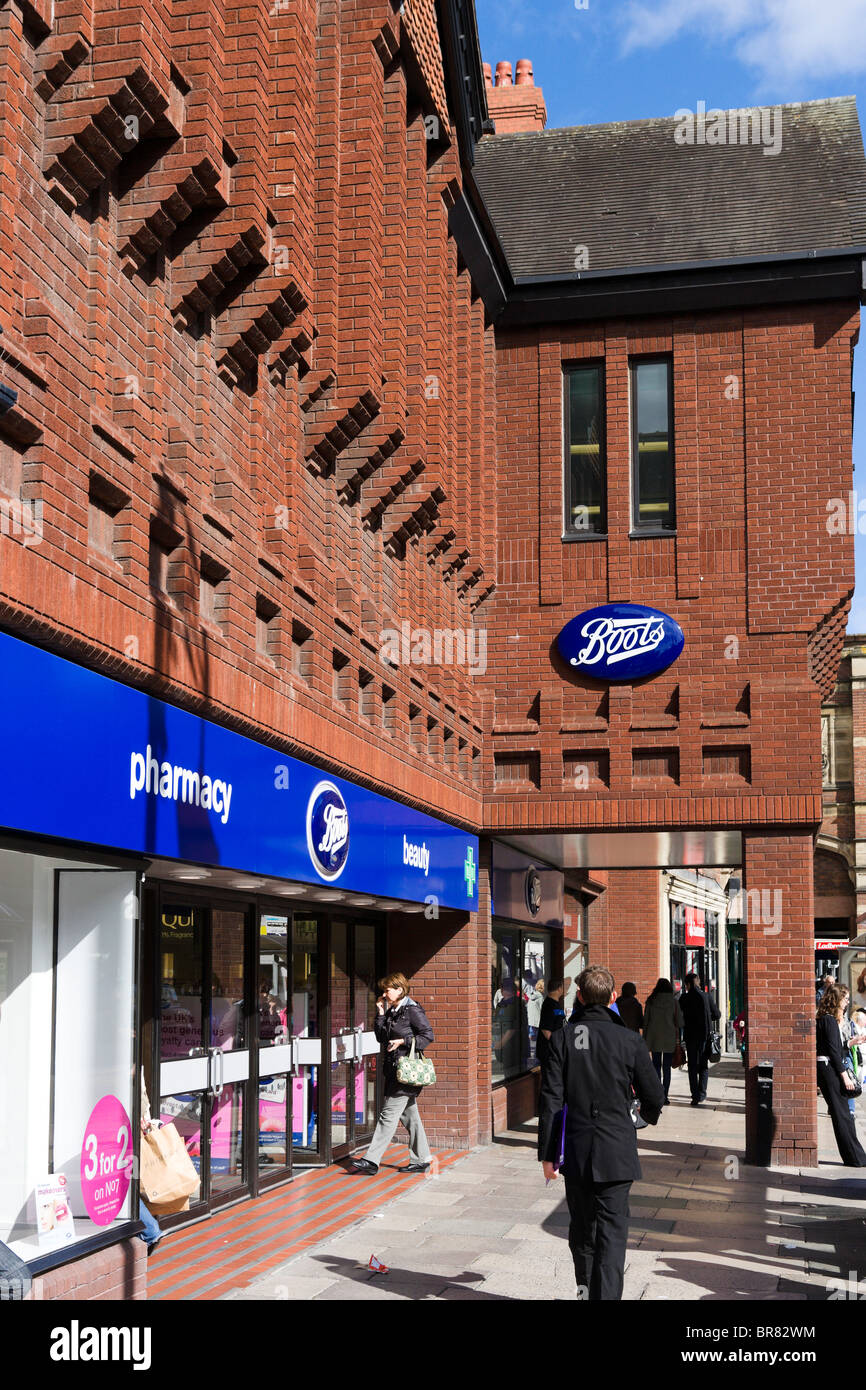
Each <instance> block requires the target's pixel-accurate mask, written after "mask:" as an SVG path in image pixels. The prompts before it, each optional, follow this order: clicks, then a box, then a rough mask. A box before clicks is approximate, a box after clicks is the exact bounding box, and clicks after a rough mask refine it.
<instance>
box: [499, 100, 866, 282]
mask: <svg viewBox="0 0 866 1390" xmlns="http://www.w3.org/2000/svg"><path fill="white" fill-rule="evenodd" d="M743 115H744V113H741V112H738V113H732V112H726V113H724V116H725V121H724V124H721V123H716V122H715V118H714V116H713V114H712V113H711V112H707V113H706V118H705V123H704V124H702V123H701V122H700V119H699V117H698V116H695V117H694V121H693V123H692V125H691V128H690V129H689V127H687V125H686V123H685V122H684V121H683V119H682V118H680V119H677V118H676V117H672V116H669V117H664V118H662V119H658V120H645V121H623V122H617V123H615V124H612V125H597V126H576V127H573V128H570V129H560V130H556V129H549V130H545V131H540V132H537V133H536V132H533V133H531V134H519V135H492V136H485V138H484V139H483V140H482V141H481V142H480V143H479V145H478V147H477V150H476V162H475V174H476V178H477V181H478V185H479V188H480V190H481V192H482V194H483V197H484V199H485V202H486V204H487V207H488V210H489V212H490V215H491V218H492V220H493V224H494V226H495V228H496V230H497V232H498V234H499V238H500V240H501V243H502V246H503V249H504V251H505V254H506V256H507V258H508V262H509V265H510V267H511V271H512V274H513V275H514V276H515V278H517V277H520V276H531V275H554V276H558V275H566V276H573V275H574V273H575V270H581V269H583V270H586V269H588V270H589V271H594V270H628V269H639V268H642V267H651V266H662V265H676V264H682V263H700V262H706V261H714V260H730V259H733V258H738V257H754V256H767V255H790V254H793V253H796V252H810V251H823V250H838V249H844V248H847V247H855V246H863V245H864V244H866V159H864V154H863V141H862V137H861V134H860V125H859V122H858V119H857V107H856V103H855V100H854V98H853V97H837V98H833V99H831V100H827V101H810V102H802V103H798V104H796V105H790V106H782V107H775V108H764V115H763V125H762V126H761V134H762V138H763V141H764V143H755V144H753V143H751V142H750V143H739V139H741V138H742V136H743V133H744V132H745V136H746V138H749V139H750V137H751V134H752V132H753V124H752V123H751V122H750V123H748V124H747V123H746V121H744V120H742V119H741V117H742V116H743ZM732 117H734V119H733V120H732V119H731V118H732ZM678 131H679V140H680V142H679V143H678V140H677V138H676V137H677V132H678ZM702 133H703V134H704V135H706V136H710V137H711V138H712V137H713V136H714V135H716V134H720V133H721V134H723V135H724V138H725V141H726V143H717V144H710V143H698V139H699V137H700V135H701V134H702ZM689 134H690V135H691V136H692V138H693V140H694V143H683V141H684V138H685V137H686V136H688V135H689ZM735 141H736V143H734V142H735ZM776 146H778V148H777V150H776V152H775V153H773V152H772V150H773V149H774V148H776ZM765 151H766V152H765ZM581 247H585V248H586V253H585V254H582V253H581V250H580V248H581Z"/></svg>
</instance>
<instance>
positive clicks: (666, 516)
mask: <svg viewBox="0 0 866 1390" xmlns="http://www.w3.org/2000/svg"><path fill="white" fill-rule="evenodd" d="M631 440H632V527H633V529H634V530H635V531H673V530H674V529H675V527H676V514H675V507H674V413H673V382H672V363H671V359H670V358H669V357H664V358H643V359H641V358H636V359H633V360H632V363H631Z"/></svg>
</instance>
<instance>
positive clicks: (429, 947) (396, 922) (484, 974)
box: [387, 841, 493, 1149]
mask: <svg viewBox="0 0 866 1390" xmlns="http://www.w3.org/2000/svg"><path fill="white" fill-rule="evenodd" d="M480 859H481V863H480V867H479V874H478V908H479V910H478V913H477V915H476V916H475V917H474V919H473V918H472V917H467V916H465V915H461V914H459V913H456V912H446V911H443V912H442V913H441V915H440V917H439V918H438V920H428V919H427V918H426V917H425V916H423V915H421V914H420V913H411V914H405V915H401V914H399V913H393V914H391V916H389V919H388V947H387V959H388V969H389V970H394V971H402V973H403V974H405V975H406V976H407V977H408V978H409V980H410V981H411V985H412V994H413V997H414V998H417V999H418V1001H419V1003H420V1004H422V1005H423V1006H424V1009H425V1010H426V1012H427V1015H428V1017H429V1019H430V1023H431V1024H432V1027H433V1032H434V1035H435V1039H436V1040H435V1043H434V1045H433V1047H432V1049H431V1052H430V1056H431V1057H432V1059H433V1061H434V1062H435V1065H436V1084H435V1086H431V1087H430V1088H429V1089H428V1090H426V1091H424V1092H423V1093H422V1096H421V1100H420V1105H421V1115H422V1118H423V1120H424V1128H425V1129H426V1131H427V1137H428V1139H429V1140H430V1143H431V1144H432V1145H433V1146H434V1147H438V1148H445V1149H463V1148H469V1147H471V1146H472V1145H474V1144H483V1143H486V1142H487V1140H488V1139H489V1138H490V1132H491V1114H490V1085H491V1076H490V1070H491V1067H490V1052H491V998H492V996H491V991H490V980H491V970H492V964H493V962H492V940H493V938H492V932H491V920H490V848H489V845H485V844H484V842H483V841H482V844H481V854H480ZM397 1137H398V1139H403V1138H405V1131H404V1130H402V1129H401V1130H400V1131H399V1133H398V1136H397Z"/></svg>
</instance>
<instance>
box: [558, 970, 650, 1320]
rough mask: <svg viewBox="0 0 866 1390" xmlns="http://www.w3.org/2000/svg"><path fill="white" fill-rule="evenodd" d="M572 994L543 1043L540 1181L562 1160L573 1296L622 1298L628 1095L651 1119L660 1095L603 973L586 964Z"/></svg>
mask: <svg viewBox="0 0 866 1390" xmlns="http://www.w3.org/2000/svg"><path fill="white" fill-rule="evenodd" d="M577 998H578V1007H577V1008H576V1009H575V1012H574V1014H573V1015H572V1017H571V1019H570V1020H569V1022H568V1023H567V1024H566V1026H565V1027H564V1028H563V1029H562V1030H561V1032H559V1033H554V1034H553V1036H552V1038H551V1039H550V1045H549V1051H548V1056H547V1062H546V1064H545V1067H544V1071H543V1084H542V1090H541V1107H540V1114H539V1120H538V1157H539V1159H540V1161H541V1162H542V1164H543V1167H544V1176H545V1177H546V1178H547V1180H548V1182H549V1181H550V1180H551V1178H555V1177H556V1165H558V1164H559V1161H560V1158H562V1160H563V1161H562V1175H563V1177H564V1178H565V1195H566V1198H567V1200H568V1210H569V1215H570V1216H571V1224H570V1226H569V1229H568V1244H569V1247H570V1249H571V1254H572V1259H573V1260H574V1274H575V1278H576V1280H577V1288H578V1295H579V1296H580V1297H582V1298H586V1299H589V1300H590V1301H592V1302H597V1301H600V1300H608V1301H614V1300H618V1299H621V1298H622V1286H623V1276H624V1272H625V1251H626V1245H627V1243H628V1217H629V1210H628V1194H629V1189H630V1188H631V1185H632V1183H633V1182H634V1181H635V1179H636V1178H639V1177H640V1176H641V1169H640V1163H639V1161H638V1156H637V1138H636V1136H635V1128H634V1122H633V1120H632V1117H631V1103H632V1099H633V1095H632V1092H633V1091H634V1094H635V1095H636V1096H637V1098H638V1100H639V1101H640V1103H641V1115H642V1116H643V1118H644V1119H645V1120H646V1121H647V1122H648V1123H649V1124H652V1125H654V1124H656V1123H657V1121H658V1118H659V1115H660V1114H661V1111H662V1106H663V1105H664V1099H665V1095H664V1091H663V1090H662V1085H661V1082H660V1081H659V1079H658V1077H657V1076H656V1073H655V1068H654V1067H653V1064H652V1062H651V1060H650V1055H649V1053H648V1052H647V1049H646V1044H645V1043H644V1041H643V1039H642V1038H641V1036H640V1034H639V1033H633V1032H631V1030H630V1029H628V1028H626V1027H625V1025H624V1024H623V1022H622V1020H621V1019H620V1018H619V1017H618V1016H617V1015H616V1014H615V1013H613V1012H612V1011H611V1010H610V1009H609V1008H608V1005H609V1004H611V1003H612V1002H613V1001H614V1000H615V999H616V993H615V991H614V988H613V976H612V975H611V973H610V971H609V970H606V969H605V968H604V967H603V966H599V965H590V966H588V967H587V969H586V970H584V971H583V973H582V974H581V975H580V976H579V977H578V981H577ZM563 1106H565V1107H566V1109H565V1116H564V1130H563ZM560 1145H561V1148H560Z"/></svg>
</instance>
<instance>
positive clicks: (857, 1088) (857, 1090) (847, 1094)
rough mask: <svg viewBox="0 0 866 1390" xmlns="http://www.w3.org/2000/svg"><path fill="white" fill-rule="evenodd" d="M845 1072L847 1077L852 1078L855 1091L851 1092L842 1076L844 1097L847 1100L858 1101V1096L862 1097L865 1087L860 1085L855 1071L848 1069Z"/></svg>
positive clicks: (840, 1078) (841, 1083) (841, 1085)
mask: <svg viewBox="0 0 866 1390" xmlns="http://www.w3.org/2000/svg"><path fill="white" fill-rule="evenodd" d="M845 1070H846V1073H847V1075H848V1076H850V1078H851V1080H852V1081H853V1082H854V1089H853V1090H851V1091H849V1089H848V1087H847V1086H846V1085H845V1082H844V1081H843V1079H842V1077H841V1076H840V1077H839V1086H840V1088H841V1091H842V1095H843V1096H844V1097H845V1099H846V1100H856V1099H857V1097H858V1096H862V1094H863V1087H862V1086H861V1085H860V1082H859V1081H858V1080H857V1077H856V1076H855V1075H854V1073H853V1071H848V1069H847V1067H846V1069H845Z"/></svg>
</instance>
